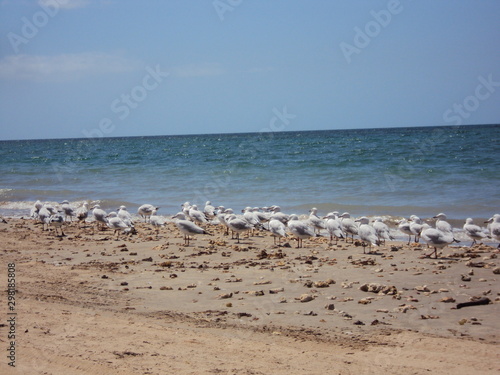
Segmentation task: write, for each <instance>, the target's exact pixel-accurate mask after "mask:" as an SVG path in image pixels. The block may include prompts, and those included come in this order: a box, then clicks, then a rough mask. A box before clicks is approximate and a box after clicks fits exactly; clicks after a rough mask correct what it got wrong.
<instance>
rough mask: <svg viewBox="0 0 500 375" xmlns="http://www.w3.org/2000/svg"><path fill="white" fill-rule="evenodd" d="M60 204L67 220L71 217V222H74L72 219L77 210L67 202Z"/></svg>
mask: <svg viewBox="0 0 500 375" xmlns="http://www.w3.org/2000/svg"><path fill="white" fill-rule="evenodd" d="M60 204H61V208H62V209H63V211H64V216H65V219H68V217H69V221H73V219H72V218H73V216H75V209H74V208H73V207H71V206H70V204H69V202H68V201H67V200H64V201H62V202H61V203H60Z"/></svg>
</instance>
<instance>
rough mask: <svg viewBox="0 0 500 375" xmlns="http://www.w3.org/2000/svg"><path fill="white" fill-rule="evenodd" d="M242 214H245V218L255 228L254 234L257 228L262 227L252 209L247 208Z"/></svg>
mask: <svg viewBox="0 0 500 375" xmlns="http://www.w3.org/2000/svg"><path fill="white" fill-rule="evenodd" d="M241 212H243V218H244V219H245V220H246V221H247V222H248V224H250V225H251V226H252V227H253V228H252V234H253V230H254V229H255V227H257V226H259V227H262V225H261V222H260V220H259V217H258V216H257V215H256V214H255V212H254V211H253V208H252V207H245V208H244V209H243V210H241Z"/></svg>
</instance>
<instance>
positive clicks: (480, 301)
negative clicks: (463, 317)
mask: <svg viewBox="0 0 500 375" xmlns="http://www.w3.org/2000/svg"><path fill="white" fill-rule="evenodd" d="M490 302H491V301H490V299H489V298H487V297H483V298H480V299H478V300H476V301H470V302H463V303H459V304H457V309H461V308H462V307H467V306H478V305H488V304H489V303H490Z"/></svg>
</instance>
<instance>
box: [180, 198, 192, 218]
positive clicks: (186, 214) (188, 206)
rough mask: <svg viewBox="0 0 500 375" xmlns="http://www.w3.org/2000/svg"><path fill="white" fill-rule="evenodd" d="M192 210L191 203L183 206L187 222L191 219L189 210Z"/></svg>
mask: <svg viewBox="0 0 500 375" xmlns="http://www.w3.org/2000/svg"><path fill="white" fill-rule="evenodd" d="M190 208H191V203H189V202H184V203H183V204H181V209H182V212H183V213H184V216H186V220H187V219H188V218H189V209H190Z"/></svg>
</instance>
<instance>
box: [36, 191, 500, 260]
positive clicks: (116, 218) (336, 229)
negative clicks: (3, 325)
mask: <svg viewBox="0 0 500 375" xmlns="http://www.w3.org/2000/svg"><path fill="white" fill-rule="evenodd" d="M89 206H90V204H89V203H88V202H84V203H83V204H82V205H81V206H80V207H79V208H77V209H75V208H74V207H72V206H71V205H70V203H69V202H68V201H67V200H65V201H63V202H61V203H60V207H55V206H53V205H51V204H49V203H45V204H43V203H42V202H40V201H37V202H35V204H34V206H33V208H32V209H31V217H33V218H35V219H37V220H39V221H40V222H41V223H42V225H43V230H45V226H47V228H48V227H49V226H53V227H54V228H55V234H56V235H58V229H59V231H60V232H61V236H64V232H63V224H64V223H65V221H68V220H69V221H72V220H73V218H76V219H77V220H78V221H79V222H80V223H82V222H83V223H84V222H85V221H86V220H87V218H90V219H91V218H92V217H93V219H94V221H95V225H96V227H97V228H99V227H101V228H102V227H108V228H111V229H113V230H114V233H115V234H116V235H117V238H118V236H119V234H120V232H123V233H128V234H130V233H135V232H136V230H135V226H134V221H135V218H134V217H133V216H132V215H131V214H130V212H129V211H127V208H126V207H125V206H120V207H119V208H118V210H117V211H112V212H110V213H107V212H106V211H104V210H103V209H102V208H101V207H100V205H99V204H98V201H97V203H95V204H93V205H92V207H89ZM159 208H160V207H157V206H154V205H151V204H143V205H142V206H140V207H139V208H138V210H137V214H138V215H139V216H140V217H141V218H142V220H144V222H146V223H150V224H151V225H152V226H153V227H154V228H155V230H156V234H157V236H158V234H159V231H160V228H161V227H164V226H165V225H166V224H167V223H168V222H169V221H172V220H173V221H174V222H175V224H176V226H177V228H178V229H179V230H180V232H181V233H183V235H184V243H185V245H189V241H190V239H191V237H192V236H196V235H199V234H211V233H210V232H209V231H208V230H207V229H208V227H209V225H217V224H220V225H223V226H224V227H225V228H226V230H225V233H226V235H228V234H229V231H231V232H232V236H233V238H234V236H236V240H237V242H238V243H240V234H241V233H245V232H250V233H251V232H253V231H254V230H256V229H264V230H267V231H269V232H270V234H271V235H272V236H273V238H274V239H273V241H274V244H276V241H277V242H278V246H280V245H281V239H282V238H285V237H288V236H289V235H291V236H292V237H294V238H295V239H296V240H297V248H300V247H303V240H304V239H308V238H311V237H317V236H325V232H326V236H329V237H330V242H333V240H334V239H335V241H336V243H338V241H339V239H344V240H345V241H346V242H348V241H349V237H350V238H351V242H352V243H354V237H355V236H357V237H358V238H359V239H360V240H361V243H362V246H363V253H365V248H366V247H367V246H368V247H369V250H370V251H371V249H372V246H380V245H381V244H382V243H385V241H391V240H394V238H393V236H392V235H391V233H390V230H389V227H388V226H387V224H385V223H384V222H383V220H382V218H380V217H375V218H373V220H372V222H371V223H370V219H369V218H367V217H366V216H363V217H360V218H358V219H356V220H354V219H353V218H351V215H350V214H349V213H348V212H344V213H343V214H339V212H336V211H334V212H330V213H328V214H327V215H325V216H322V217H321V216H318V209H317V208H312V209H311V210H309V215H302V216H301V217H300V218H299V216H298V215H295V214H291V215H288V214H285V213H283V212H282V211H281V208H280V207H279V206H275V205H273V206H270V207H264V208H259V207H254V208H252V207H246V208H244V209H243V210H242V211H241V214H235V213H234V211H233V210H232V209H231V208H225V207H223V206H218V207H215V206H213V205H212V204H211V202H210V201H207V202H206V204H205V207H204V208H203V210H200V209H199V208H198V206H197V205H191V204H190V203H189V202H185V203H184V204H182V205H181V211H179V212H178V213H177V214H175V215H173V216H172V217H171V219H170V220H169V219H167V218H166V217H164V216H159V215H157V213H158V210H159ZM304 216H305V217H304ZM434 219H436V223H435V227H431V226H430V225H429V224H428V223H425V222H424V221H423V220H422V219H420V218H419V217H417V216H415V215H412V216H410V218H408V219H402V220H401V221H399V222H398V227H397V229H398V230H399V231H400V232H402V233H403V234H406V235H408V245H409V244H410V242H411V238H412V236H413V239H414V242H416V243H418V242H419V241H420V239H422V240H423V241H424V242H426V243H427V244H428V245H429V246H430V247H432V248H433V249H434V251H433V252H431V253H430V254H426V257H431V256H432V255H434V257H435V258H437V256H438V254H437V250H438V249H442V248H444V247H446V246H447V245H450V244H452V243H453V242H459V241H458V240H457V239H456V238H455V236H454V230H453V227H452V226H451V224H450V223H448V222H447V221H446V215H445V214H443V213H440V214H438V215H436V216H434ZM485 223H487V224H488V227H487V228H481V227H480V226H478V225H475V224H474V223H473V220H472V219H471V218H467V220H466V222H465V224H464V226H463V231H464V233H465V234H466V235H467V236H468V237H469V238H470V239H472V241H473V242H472V245H474V244H475V243H476V242H477V241H483V240H485V239H486V238H489V239H493V240H495V241H499V242H500V214H495V215H493V216H492V217H491V218H490V219H489V220H488V221H486V222H485ZM472 245H471V246H472ZM498 247H499V248H500V244H499V245H498Z"/></svg>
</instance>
